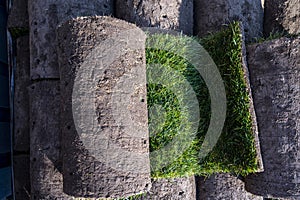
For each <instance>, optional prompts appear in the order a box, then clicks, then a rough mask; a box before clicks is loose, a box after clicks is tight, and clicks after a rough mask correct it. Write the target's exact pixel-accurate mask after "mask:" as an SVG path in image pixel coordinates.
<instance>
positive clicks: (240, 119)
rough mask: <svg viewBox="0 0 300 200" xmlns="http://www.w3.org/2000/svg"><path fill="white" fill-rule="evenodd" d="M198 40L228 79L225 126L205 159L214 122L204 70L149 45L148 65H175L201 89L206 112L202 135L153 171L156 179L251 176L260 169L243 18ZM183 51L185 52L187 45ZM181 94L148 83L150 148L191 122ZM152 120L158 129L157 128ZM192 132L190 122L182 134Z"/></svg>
mask: <svg viewBox="0 0 300 200" xmlns="http://www.w3.org/2000/svg"><path fill="white" fill-rule="evenodd" d="M163 37H168V36H161V38H160V39H161V42H162V43H163V39H164V38H163ZM180 40H186V41H188V40H191V38H188V37H186V36H182V37H181V38H180ZM156 42H160V41H156ZM199 42H200V44H201V45H202V46H203V47H204V48H205V49H206V50H207V51H208V53H209V54H210V56H211V57H212V58H213V60H214V61H215V63H216V65H217V67H218V69H219V71H220V73H221V76H222V78H223V81H224V84H225V89H226V95H227V115H226V122H225V126H224V128H223V132H222V134H221V137H220V138H219V140H218V143H217V145H216V146H215V147H214V149H213V150H212V151H211V152H210V153H209V154H208V156H207V157H205V158H204V159H202V160H200V159H199V157H198V154H199V151H200V148H201V144H202V142H203V141H204V137H205V134H206V131H207V129H208V126H209V121H210V97H209V92H208V89H207V87H206V84H205V82H204V81H203V79H202V77H201V75H200V74H199V72H198V71H197V70H196V69H195V68H194V67H193V66H192V65H191V64H190V63H189V62H188V61H187V60H185V59H184V58H182V57H180V56H179V55H178V54H174V53H172V52H167V51H164V50H162V49H153V48H147V49H146V60H147V68H148V67H149V66H151V65H150V64H154V63H159V64H160V65H161V66H165V67H171V68H172V69H174V70H176V71H177V72H179V73H180V74H181V75H182V76H183V77H185V79H186V80H188V81H189V83H190V85H191V87H192V88H193V90H194V91H195V93H196V97H197V100H198V103H199V110H200V115H201V117H200V121H199V124H200V125H199V128H198V131H197V135H196V137H195V139H193V140H192V142H191V144H190V146H189V147H188V148H187V149H186V150H185V151H184V152H183V153H182V154H181V155H180V156H178V157H177V158H176V159H175V160H174V161H173V162H172V163H171V164H169V165H167V166H164V167H162V168H161V169H159V170H155V171H152V172H151V173H152V174H151V175H152V177H154V178H167V177H182V176H189V175H192V174H197V175H210V174H213V173H216V172H233V173H236V174H241V175H246V174H249V173H251V172H255V171H256V170H257V167H258V165H257V160H256V150H255V143H254V136H253V133H252V121H251V116H250V112H249V96H248V93H247V90H246V83H245V80H244V74H243V69H242V55H241V52H242V51H241V46H242V41H241V31H240V26H239V24H238V23H232V24H231V25H230V26H229V28H228V29H224V30H222V31H220V32H219V33H216V34H214V35H211V36H209V37H206V38H203V39H201V40H199ZM163 45H164V44H163ZM182 51H185V50H184V47H182ZM147 70H149V69H147ZM168 75H169V80H171V81H174V84H176V80H174V79H172V78H171V76H172V73H170V74H167V76H166V77H163V78H168ZM164 76H165V75H164ZM180 98H181V97H180V96H179V97H178V95H175V94H174V93H173V91H171V90H169V89H168V88H167V87H164V86H163V85H160V84H151V83H149V84H148V86H147V102H148V110H149V127H150V136H151V137H150V151H151V152H153V151H155V150H158V149H160V148H162V147H164V146H165V145H167V144H168V143H170V142H171V141H172V140H173V139H174V138H175V137H176V135H177V134H178V130H179V129H180V128H181V127H180V124H182V123H187V124H188V123H189V117H190V116H189V115H190V113H189V112H188V109H182V108H181V106H180V102H179V99H180ZM191 103H192V102H191ZM157 105H158V106H157ZM153 107H154V109H153ZM157 110H158V111H157ZM155 112H158V113H160V114H159V116H160V117H158V118H156V117H153V116H156V115H155ZM153 113H154V114H153ZM161 113H163V114H161ZM162 115H163V117H162ZM161 119H164V120H161ZM153 125H154V126H155V127H156V128H153V129H152V128H151V126H153ZM189 131H191V126H190V125H189V124H188V125H187V126H186V128H185V129H184V130H183V132H182V133H180V134H182V135H188V134H189V133H188V132H189ZM169 153H170V154H173V153H176V152H169ZM163 157H164V156H163V155H162V156H161V160H159V159H158V160H157V162H162V163H163V162H164V160H163ZM152 164H153V163H151V165H152Z"/></svg>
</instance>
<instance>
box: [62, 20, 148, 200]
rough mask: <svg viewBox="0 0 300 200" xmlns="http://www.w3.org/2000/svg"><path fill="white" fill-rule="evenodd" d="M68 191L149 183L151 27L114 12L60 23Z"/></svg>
mask: <svg viewBox="0 0 300 200" xmlns="http://www.w3.org/2000/svg"><path fill="white" fill-rule="evenodd" d="M57 39H58V44H59V48H58V52H59V64H60V77H61V95H62V96H61V108H62V119H61V122H62V140H63V149H62V152H63V177H64V191H65V192H66V193H68V194H71V195H73V196H81V197H97V198H100V197H107V198H108V197H111V198H119V197H127V196H131V195H134V194H138V193H141V192H145V191H147V190H148V189H149V187H150V185H151V183H150V161H149V138H148V118H147V104H146V63H145V39H146V37H145V34H144V32H143V31H141V30H140V29H139V28H137V27H136V26H135V25H133V24H129V23H127V22H125V21H122V20H118V19H114V18H110V17H81V18H76V19H74V20H70V21H68V22H66V23H64V24H63V25H61V26H60V27H59V28H58V31H57Z"/></svg>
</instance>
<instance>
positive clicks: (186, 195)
mask: <svg viewBox="0 0 300 200" xmlns="http://www.w3.org/2000/svg"><path fill="white" fill-rule="evenodd" d="M139 199H140V200H144V199H178V200H195V199H196V185H195V177H194V176H191V177H182V178H171V179H164V178H163V179H155V180H152V188H151V190H150V191H149V192H148V193H147V194H146V195H144V196H143V197H141V198H139Z"/></svg>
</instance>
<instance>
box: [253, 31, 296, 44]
mask: <svg viewBox="0 0 300 200" xmlns="http://www.w3.org/2000/svg"><path fill="white" fill-rule="evenodd" d="M299 35H300V34H289V33H287V32H286V31H282V32H274V31H273V32H271V33H270V35H269V36H268V37H261V38H255V39H254V42H252V43H262V42H266V41H270V40H275V39H279V38H282V37H287V38H295V37H297V36H299Z"/></svg>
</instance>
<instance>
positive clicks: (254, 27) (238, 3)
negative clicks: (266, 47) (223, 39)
mask: <svg viewBox="0 0 300 200" xmlns="http://www.w3.org/2000/svg"><path fill="white" fill-rule="evenodd" d="M194 20H195V25H194V26H195V27H194V34H195V35H198V36H200V37H202V36H205V35H208V34H209V33H213V32H217V31H218V30H220V29H221V28H222V27H223V26H224V25H225V24H229V22H231V21H233V20H239V21H242V23H243V25H244V28H245V34H246V40H248V41H250V40H252V39H253V38H255V37H261V36H262V33H263V8H262V2H261V0H212V1H207V0H195V1H194Z"/></svg>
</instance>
